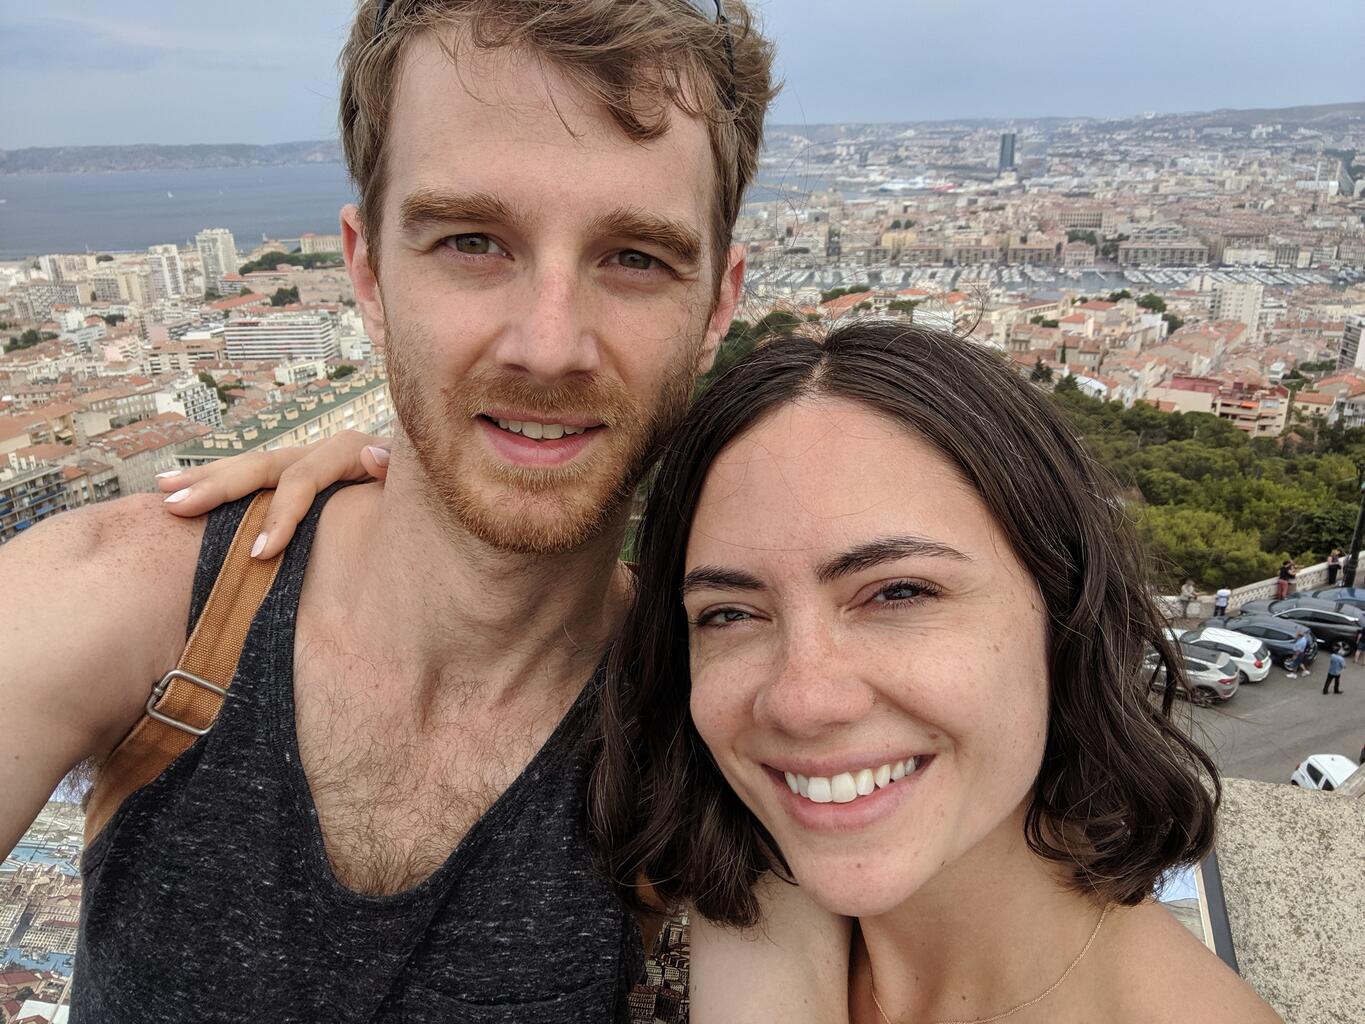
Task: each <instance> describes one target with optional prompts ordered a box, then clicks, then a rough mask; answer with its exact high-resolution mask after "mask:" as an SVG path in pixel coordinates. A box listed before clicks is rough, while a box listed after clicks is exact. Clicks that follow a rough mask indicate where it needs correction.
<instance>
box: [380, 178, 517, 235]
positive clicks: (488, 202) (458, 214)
mask: <svg viewBox="0 0 1365 1024" xmlns="http://www.w3.org/2000/svg"><path fill="white" fill-rule="evenodd" d="M398 209H399V224H400V226H401V227H402V230H403V231H405V232H412V231H416V230H418V229H420V228H424V227H429V226H431V225H432V224H448V223H450V222H452V221H460V220H464V221H473V222H475V223H479V224H516V223H519V222H520V220H519V218H518V217H517V214H516V211H515V210H513V209H512V207H511V206H509V205H508V204H507V203H505V202H504V201H503V200H501V199H499V198H498V197H497V196H495V195H493V194H492V193H491V192H444V191H441V190H440V189H430V188H419V189H416V190H414V191H412V192H410V193H408V195H406V196H405V197H404V198H403V202H402V203H401V204H400V205H399V208H398Z"/></svg>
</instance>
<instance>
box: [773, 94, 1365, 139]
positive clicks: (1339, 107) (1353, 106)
mask: <svg viewBox="0 0 1365 1024" xmlns="http://www.w3.org/2000/svg"><path fill="white" fill-rule="evenodd" d="M1154 120H1155V121H1161V122H1179V123H1181V124H1182V125H1184V126H1185V127H1188V128H1216V127H1234V128H1236V127H1246V128H1251V127H1253V126H1254V125H1258V124H1284V125H1304V126H1307V127H1315V128H1326V127H1334V126H1336V125H1340V124H1346V123H1349V122H1352V121H1365V102H1359V103H1323V104H1319V105H1317V106H1310V107H1277V108H1260V109H1254V110H1210V111H1190V112H1186V113H1161V114H1157V115H1156V116H1155V117H1154V118H1148V117H1146V116H1145V115H1141V114H1134V115H1132V116H1130V117H1066V116H1053V117H1017V118H985V117H977V118H968V117H964V118H954V119H952V120H948V121H904V122H896V123H891V124H880V125H879V127H884V128H893V127H905V128H910V127H916V128H919V127H924V126H928V125H944V124H956V125H970V126H978V127H989V126H992V125H998V126H1004V125H1035V126H1039V127H1045V126H1048V125H1057V124H1070V123H1072V122H1075V121H1088V122H1093V123H1096V124H1100V123H1104V124H1123V123H1126V122H1133V123H1139V122H1145V123H1148V124H1150V123H1152V121H1154ZM769 127H770V128H771V129H773V130H776V131H781V132H786V133H791V134H796V135H801V136H804V137H806V138H810V139H813V140H814V141H817V142H833V141H837V140H838V139H839V138H840V137H841V136H843V135H844V134H846V133H849V132H850V131H857V130H859V129H863V128H867V127H870V126H869V125H867V124H856V123H848V124H806V125H796V124H773V125H770V126H769Z"/></svg>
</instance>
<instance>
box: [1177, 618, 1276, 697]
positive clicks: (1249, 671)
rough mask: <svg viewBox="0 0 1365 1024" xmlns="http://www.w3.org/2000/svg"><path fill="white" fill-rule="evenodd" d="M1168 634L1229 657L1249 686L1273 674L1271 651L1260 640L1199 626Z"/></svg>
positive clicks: (1185, 642)
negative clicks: (1271, 671)
mask: <svg viewBox="0 0 1365 1024" xmlns="http://www.w3.org/2000/svg"><path fill="white" fill-rule="evenodd" d="M1166 633H1167V635H1168V636H1170V637H1171V639H1172V640H1175V641H1177V642H1178V643H1182V644H1188V645H1192V646H1194V647H1207V648H1208V649H1209V650H1211V651H1218V652H1220V653H1222V654H1226V655H1227V656H1228V657H1229V658H1231V659H1232V663H1233V664H1234V665H1236V666H1237V671H1239V672H1241V673H1242V681H1243V682H1245V683H1259V682H1260V681H1261V680H1263V679H1265V677H1266V676H1268V675H1270V664H1271V658H1270V648H1269V647H1267V646H1266V645H1265V641H1263V640H1260V639H1258V638H1257V637H1254V636H1247V635H1246V634H1245V633H1234V632H1233V631H1232V630H1230V629H1219V628H1217V627H1216V626H1199V627H1196V628H1195V629H1187V630H1185V631H1184V632H1183V633H1182V632H1181V631H1180V630H1178V629H1168V630H1166Z"/></svg>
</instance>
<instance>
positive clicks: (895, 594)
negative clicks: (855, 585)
mask: <svg viewBox="0 0 1365 1024" xmlns="http://www.w3.org/2000/svg"><path fill="white" fill-rule="evenodd" d="M936 593H937V591H935V590H934V588H933V587H930V586H928V585H926V584H923V583H911V582H910V581H909V580H899V581H897V582H895V583H892V584H889V585H887V586H885V587H882V589H881V590H879V591H877V593H876V594H874V595H873V597H872V600H874V601H876V602H878V603H880V604H899V603H900V602H902V601H914V600H916V599H917V598H921V597H933V596H934V595H935V594H936Z"/></svg>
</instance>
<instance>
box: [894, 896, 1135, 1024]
mask: <svg viewBox="0 0 1365 1024" xmlns="http://www.w3.org/2000/svg"><path fill="white" fill-rule="evenodd" d="M1112 906H1113V904H1109V905H1107V906H1105V908H1104V910H1103V911H1102V912H1101V914H1100V919H1099V920H1098V921H1096V922H1095V930H1094V931H1092V932H1091V933H1090V938H1088V939H1086V940H1085V945H1084V946H1083V947H1082V948H1081V951H1080V952H1079V953H1077V954H1076V959H1075V960H1072V961H1071V966H1070V967H1068V968H1067V969H1066V970H1064V971H1063V972H1062V976H1061V977H1060V978H1058V979H1057V980H1056V981H1054V982H1053V983H1052V984H1051V985H1050V986H1048V988H1047V991H1045V992H1042V993H1041V994H1039V995H1036V996H1034V997H1033V998H1032V999H1030V1000H1029V1001H1028V1002H1026V1003H1020V1004H1019V1005H1018V1006H1016V1007H1015V1008H1014V1009H1012V1010H1006V1011H1005V1012H1004V1013H997V1014H996V1015H995V1016H994V1017H978V1018H976V1019H975V1020H940V1021H935V1022H934V1024H993V1022H994V1021H997V1020H1004V1019H1005V1018H1006V1017H1013V1016H1014V1015H1015V1014H1016V1013H1018V1012H1019V1011H1020V1010H1027V1009H1028V1008H1029V1007H1030V1006H1032V1005H1034V1004H1035V1003H1041V1002H1042V1001H1043V1000H1044V999H1046V998H1047V997H1048V996H1050V995H1052V993H1054V992H1056V991H1057V990H1058V989H1059V988H1061V987H1062V982H1064V981H1066V979H1067V978H1069V977H1071V972H1072V971H1074V970H1075V969H1076V965H1077V964H1079V963H1080V962H1081V961H1082V960H1083V959H1085V954H1087V953H1089V952H1090V947H1091V946H1092V945H1094V943H1095V936H1096V935H1098V934H1099V933H1100V925H1102V924H1104V919H1105V918H1106V917H1108V916H1109V911H1110V909H1111V907H1112ZM870 969H871V968H870V967H869V970H870ZM872 1005H874V1006H875V1007H876V1008H877V1012H878V1013H880V1014H881V1015H882V1020H883V1021H884V1022H885V1024H891V1018H890V1017H888V1016H887V1015H886V1011H885V1010H883V1009H882V1004H881V1000H879V999H878V998H877V979H876V978H873V979H872Z"/></svg>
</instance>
